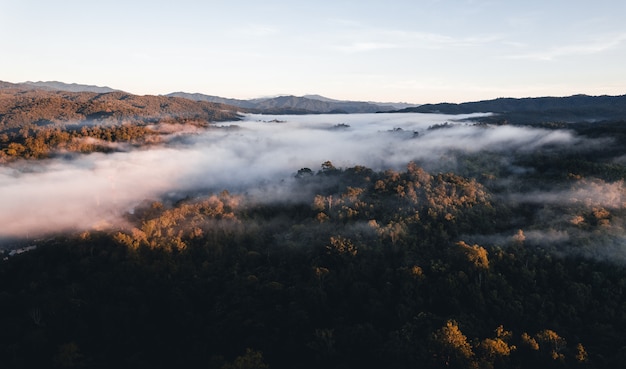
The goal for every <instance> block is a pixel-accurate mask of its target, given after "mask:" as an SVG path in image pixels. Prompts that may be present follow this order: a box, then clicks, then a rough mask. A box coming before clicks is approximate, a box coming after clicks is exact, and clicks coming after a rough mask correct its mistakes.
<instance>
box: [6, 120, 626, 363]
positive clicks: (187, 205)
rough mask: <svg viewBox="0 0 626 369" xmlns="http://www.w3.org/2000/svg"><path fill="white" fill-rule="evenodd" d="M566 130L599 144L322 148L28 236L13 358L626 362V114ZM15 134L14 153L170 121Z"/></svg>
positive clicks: (9, 327)
mask: <svg viewBox="0 0 626 369" xmlns="http://www.w3.org/2000/svg"><path fill="white" fill-rule="evenodd" d="M0 119H5V120H1V121H2V122H6V119H8V118H5V116H3V117H0ZM152 124H156V122H152ZM207 126H210V124H209V123H206V122H205V123H204V124H202V125H200V128H202V129H206V127H207ZM346 126H347V125H346ZM29 127H30V126H29ZM546 127H548V128H550V127H552V128H550V129H557V128H558V129H562V128H563V127H564V126H563V124H562V123H559V122H556V123H555V124H554V125H549V126H546ZM448 128H449V125H441V126H433V127H432V129H433V130H435V129H440V130H445V129H448ZM346 129H347V128H346ZM485 129H489V128H485ZM566 129H568V130H572V131H574V132H576V133H577V134H578V135H580V137H584V138H586V139H589V140H600V141H595V142H602V143H603V144H602V145H582V144H578V145H572V146H570V147H560V146H559V147H557V146H555V145H552V146H551V145H545V146H543V147H541V148H539V149H536V150H518V151H516V152H515V153H512V154H511V155H510V156H507V157H506V158H505V157H503V155H502V154H501V153H499V152H495V151H489V150H481V151H477V152H449V153H447V154H446V156H445V157H442V158H441V159H440V161H441V162H442V163H441V167H440V169H441V170H437V171H432V170H429V169H427V168H426V167H427V166H428V165H427V163H420V162H419V161H412V162H408V163H406V165H405V167H404V169H402V170H394V169H388V170H373V169H370V168H368V167H365V166H360V165H355V166H348V167H336V166H335V165H334V164H333V162H331V161H326V162H323V163H321V166H320V167H319V168H313V169H311V168H306V167H305V168H300V169H298V168H297V167H296V168H293V176H292V178H291V179H290V180H289V181H283V182H281V184H280V186H281V187H280V191H279V192H280V196H278V195H277V196H274V197H272V198H271V199H268V198H262V197H259V196H255V195H254V194H253V193H248V192H245V191H234V190H233V189H229V188H224V189H211V188H207V189H204V190H197V191H194V192H189V193H186V194H177V195H176V196H173V195H172V196H163V197H161V198H153V199H146V200H145V201H143V202H142V203H141V204H139V205H137V206H135V207H134V208H133V209H129V211H127V212H126V213H125V215H124V219H123V223H122V224H121V225H117V226H116V227H110V228H106V229H90V230H78V231H76V232H68V233H64V234H47V235H43V236H41V237H38V238H36V239H32V238H31V239H23V240H16V241H12V244H11V246H12V248H13V249H14V250H13V251H10V250H9V249H7V250H6V251H5V253H4V256H5V257H4V260H3V261H2V262H0V327H1V329H0V355H2V358H3V359H2V362H3V365H2V366H3V367H6V368H30V367H58V368H68V367H83V368H110V367H119V368H131V367H155V368H170V367H184V368H215V369H231V368H238V369H243V368H250V369H251V368H272V369H276V368H355V367H366V368H381V367H385V368H416V367H419V368H527V367H533V366H534V367H541V368H620V367H624V366H626V335H624V333H623V332H624V331H625V330H626V252H624V224H625V223H624V220H626V197H624V196H625V195H626V193H625V192H624V186H623V181H624V179H625V178H626V166H625V165H624V160H623V158H622V156H623V155H624V154H626V153H624V152H623V145H622V144H623V142H624V141H623V140H624V138H625V137H626V135H624V133H626V128H625V127H624V125H623V123H621V122H619V121H617V122H604V123H599V124H598V125H592V124H580V125H577V126H575V127H570V126H566ZM18 132H19V129H18ZM24 132H26V133H27V135H26V137H24ZM6 134H7V135H8V137H5V139H4V141H3V142H4V143H3V144H2V143H0V144H2V145H5V146H2V147H3V152H4V160H5V161H6V163H5V164H4V165H10V164H11V163H15V162H17V161H20V160H31V161H33V160H36V159H40V158H44V157H50V156H51V155H52V156H53V155H57V153H58V152H59V151H63V150H68V151H75V152H82V151H84V152H88V151H90V149H85V150H83V149H81V148H80V147H77V148H75V149H71V148H70V147H71V145H77V144H75V143H74V144H72V142H84V140H83V141H81V140H82V139H84V138H85V137H93V138H97V139H98V142H101V141H107V142H118V141H122V142H125V143H129V144H131V145H136V146H137V147H143V146H145V144H146V143H149V142H151V140H153V139H152V138H150V137H152V136H155V137H159V133H158V132H157V131H154V130H153V128H151V126H150V125H145V124H117V123H116V124H108V123H107V124H95V125H88V126H85V125H83V126H81V127H80V128H76V127H73V126H64V127H59V126H55V127H54V128H49V129H48V128H45V129H41V130H39V129H35V130H31V129H30V128H29V130H28V131H23V132H22V133H21V136H16V135H11V134H9V133H6ZM108 135H110V139H109V138H108V137H109V136H108ZM40 137H42V138H40ZM59 137H61V138H59ZM118 137H119V138H118ZM29 138H32V140H28V139H29ZM77 139H80V140H78V141H77ZM411 139H416V138H411ZM40 140H42V141H43V145H44V149H42V150H36V149H32V148H33V147H37V146H36V145H35V146H33V145H34V143H35V142H39V141H40ZM154 142H157V141H156V140H155V141H154ZM15 144H19V145H22V147H24V149H23V150H21V149H20V150H18V149H17V148H19V146H16V145H15ZM13 149H14V150H15V152H13V151H11V150H13ZM109 150H110V149H109ZM103 151H105V152H106V150H104V149H103ZM616 158H617V159H616ZM620 158H622V159H620ZM296 194H297V196H296ZM557 197H558V200H557ZM26 249H28V250H29V251H27V252H21V251H24V250H26ZM16 251H20V252H16Z"/></svg>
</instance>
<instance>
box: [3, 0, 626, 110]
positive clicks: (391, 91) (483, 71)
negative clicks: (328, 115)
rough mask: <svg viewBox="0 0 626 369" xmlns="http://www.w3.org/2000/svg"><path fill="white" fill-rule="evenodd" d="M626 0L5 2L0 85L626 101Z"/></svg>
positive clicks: (422, 99)
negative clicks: (575, 96)
mask: <svg viewBox="0 0 626 369" xmlns="http://www.w3.org/2000/svg"><path fill="white" fill-rule="evenodd" d="M625 16H626V1H623V0H595V1H588V0H585V1H579V0H543V1H537V0H526V1H514V0H507V1H504V0H413V1H404V0H387V1H366V0H361V1H348V0H332V1H327V0H316V1H311V0H309V1H306V2H304V1H275V0H265V1H238V0H229V1H204V2H200V1H189V0H177V1H171V0H170V1H160V0H152V1H142V0H141V1H133V0H126V1H118V0H108V1H92V0H81V1H74V0H68V1H50V0H11V1H7V0H0V34H1V35H2V37H0V50H1V53H0V80H4V81H9V82H23V81H26V80H30V81H39V80H44V81H49V80H58V81H63V82H68V83H69V82H76V83H84V84H94V85H106V86H110V87H114V88H119V89H122V90H125V91H128V92H131V93H137V94H165V93H169V92H173V91H186V92H201V93H205V94H210V95H219V96H224V97H234V98H252V97H259V96H268V95H276V94H293V95H303V94H309V93H310V94H321V95H324V96H328V97H332V98H337V99H351V100H375V101H406V102H412V103H427V102H442V101H450V102H461V101H473V100H480V99H489V98H496V97H504V96H511V97H525V96H548V95H550V96H564V95H571V94H577V93H586V94H592V95H600V94H611V95H621V94H626V21H624V17H625Z"/></svg>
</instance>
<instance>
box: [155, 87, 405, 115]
mask: <svg viewBox="0 0 626 369" xmlns="http://www.w3.org/2000/svg"><path fill="white" fill-rule="evenodd" d="M166 96H174V97H183V98H186V99H191V100H196V101H208V102H214V103H221V104H228V105H233V106H237V107H240V108H244V109H249V110H250V111H252V112H259V113H276V114H280V113H289V114H311V113H313V114H315V113H344V114H353V113H377V112H385V111H392V110H397V109H401V108H405V107H408V106H415V105H410V104H404V103H376V102H364V101H344V100H334V99H329V98H327V97H324V96H320V95H305V96H292V95H288V96H278V97H268V98H260V99H250V100H237V99H227V98H223V97H219V96H211V95H204V94H198V93H193V94H192V93H187V92H174V93H171V94H168V95H166Z"/></svg>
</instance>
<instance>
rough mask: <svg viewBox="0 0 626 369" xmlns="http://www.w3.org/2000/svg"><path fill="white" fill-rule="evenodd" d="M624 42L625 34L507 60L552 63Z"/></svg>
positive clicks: (514, 56)
mask: <svg viewBox="0 0 626 369" xmlns="http://www.w3.org/2000/svg"><path fill="white" fill-rule="evenodd" d="M624 41H626V33H622V34H617V35H613V36H610V37H606V38H598V39H596V40H592V41H588V42H580V43H577V44H570V45H564V46H556V47H553V48H551V49H547V50H543V51H533V52H529V53H523V54H514V55H509V56H508V57H507V58H508V59H526V60H536V61H553V60H556V59H559V58H562V57H569V56H580V55H593V54H599V53H603V52H606V51H609V50H612V49H616V48H618V47H620V46H621V45H622V44H623V43H624Z"/></svg>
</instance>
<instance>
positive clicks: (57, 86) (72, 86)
mask: <svg viewBox="0 0 626 369" xmlns="http://www.w3.org/2000/svg"><path fill="white" fill-rule="evenodd" d="M22 84H23V85H27V86H32V87H35V88H41V89H47V90H51V91H68V92H95V93H99V94H103V93H108V92H119V91H120V90H115V89H113V88H110V87H106V86H104V87H100V86H91V85H81V84H77V83H63V82H57V81H47V82H44V81H38V82H30V81H27V82H24V83H22Z"/></svg>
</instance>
